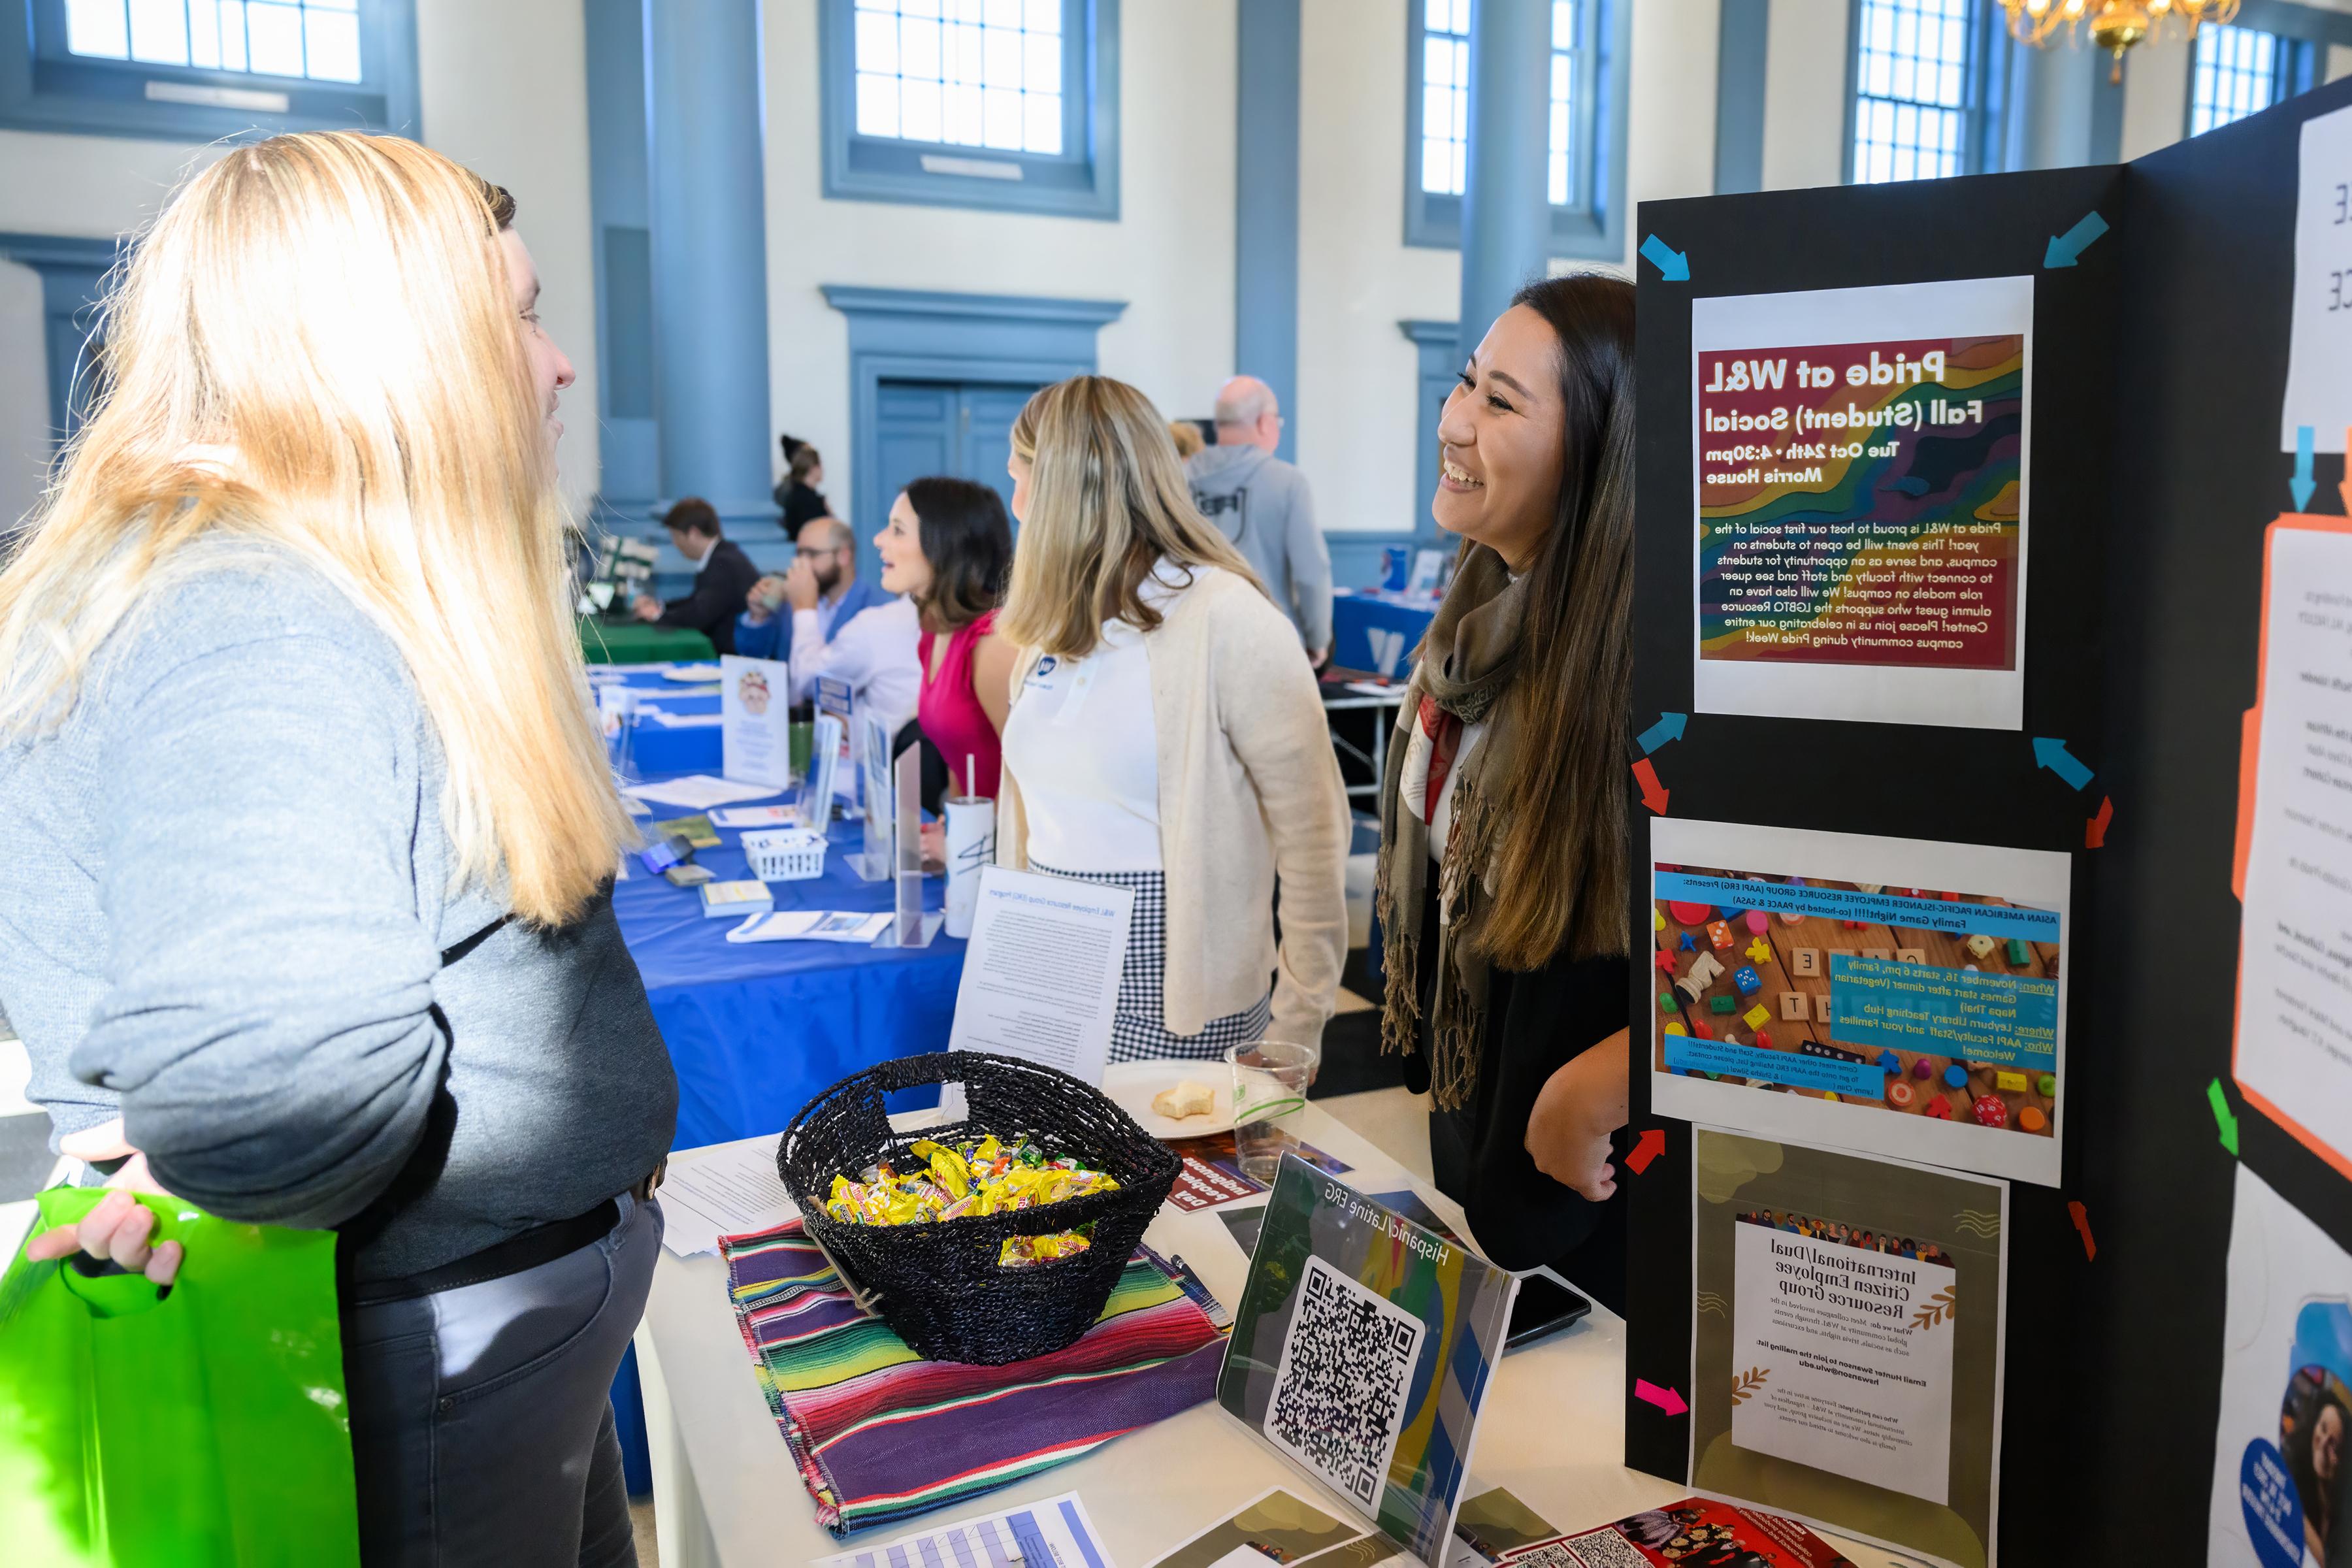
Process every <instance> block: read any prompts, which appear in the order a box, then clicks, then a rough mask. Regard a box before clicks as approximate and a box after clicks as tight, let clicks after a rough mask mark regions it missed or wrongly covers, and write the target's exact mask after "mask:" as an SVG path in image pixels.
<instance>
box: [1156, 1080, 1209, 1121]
mask: <svg viewBox="0 0 2352 1568" xmlns="http://www.w3.org/2000/svg"><path fill="white" fill-rule="evenodd" d="M1216 1108H1217V1091H1216V1090H1215V1089H1211V1088H1210V1087H1209V1086H1208V1085H1207V1084H1205V1083H1194V1082H1193V1081H1192V1079H1189V1078H1188V1079H1185V1080H1184V1081H1183V1082H1181V1083H1180V1084H1178V1085H1177V1086H1176V1087H1175V1088H1174V1089H1161V1090H1160V1092H1159V1093H1158V1094H1155V1095H1153V1096H1152V1097H1151V1110H1152V1113H1153V1114H1154V1115H1158V1116H1164V1117H1166V1118H1168V1120H1169V1121H1183V1120H1185V1119H1186V1118H1187V1117H1192V1116H1206V1115H1208V1114H1209V1113H1210V1112H1211V1111H1213V1110H1216Z"/></svg>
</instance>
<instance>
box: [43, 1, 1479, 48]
mask: <svg viewBox="0 0 2352 1568" xmlns="http://www.w3.org/2000/svg"><path fill="white" fill-rule="evenodd" d="M1439 3H1440V0H1431V4H1433V5H1435V4H1439ZM66 47H67V49H68V50H69V51H71V52H72V53H74V54H77V55H89V56H92V57H94V58H99V59H107V60H120V59H127V58H130V55H131V23H130V18H129V17H128V16H125V15H124V14H123V9H122V0H66Z"/></svg>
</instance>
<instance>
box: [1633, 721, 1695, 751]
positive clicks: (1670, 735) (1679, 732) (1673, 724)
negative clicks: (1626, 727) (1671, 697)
mask: <svg viewBox="0 0 2352 1568" xmlns="http://www.w3.org/2000/svg"><path fill="white" fill-rule="evenodd" d="M1689 722H1690V717H1689V715H1687V714H1684V713H1661V714H1659V715H1658V721H1657V722H1656V723H1654V724H1653V725H1651V726H1650V727H1649V728H1648V729H1646V730H1644V731H1642V732H1641V734H1640V735H1638V736H1636V737H1635V739H1636V740H1638V741H1639V742H1641V744H1642V750H1643V751H1644V752H1654V751H1656V750H1657V749H1658V748H1659V747H1660V746H1663V745H1664V744H1665V743H1666V742H1668V741H1679V740H1681V739H1682V738H1683V726H1684V725H1685V724H1687V723H1689Z"/></svg>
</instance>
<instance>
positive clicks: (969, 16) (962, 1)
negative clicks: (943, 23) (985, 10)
mask: <svg viewBox="0 0 2352 1568" xmlns="http://www.w3.org/2000/svg"><path fill="white" fill-rule="evenodd" d="M940 16H946V17H948V18H950V20H953V21H958V22H970V23H972V24H974V25H977V24H978V23H979V21H980V16H981V11H980V0H945V4H944V5H942V7H941V9H940Z"/></svg>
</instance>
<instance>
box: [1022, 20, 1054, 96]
mask: <svg viewBox="0 0 2352 1568" xmlns="http://www.w3.org/2000/svg"><path fill="white" fill-rule="evenodd" d="M1021 55H1022V61H1021V85H1022V86H1023V87H1024V88H1026V89H1029V90H1030V91H1031V92H1044V93H1052V94H1054V95H1055V96H1057V97H1058V96H1059V95H1060V93H1061V90H1062V40H1061V39H1059V38H1056V37H1048V36H1047V35H1045V34H1043V33H1032V34H1030V35H1029V37H1028V39H1027V41H1026V42H1025V43H1024V45H1023V46H1022V49H1021Z"/></svg>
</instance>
